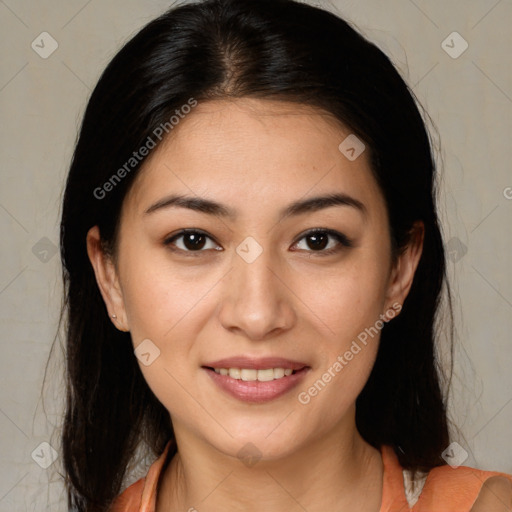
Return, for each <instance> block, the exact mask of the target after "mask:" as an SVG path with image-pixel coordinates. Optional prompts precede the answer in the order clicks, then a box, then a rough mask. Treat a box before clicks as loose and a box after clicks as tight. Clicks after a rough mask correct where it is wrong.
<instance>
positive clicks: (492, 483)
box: [414, 466, 512, 512]
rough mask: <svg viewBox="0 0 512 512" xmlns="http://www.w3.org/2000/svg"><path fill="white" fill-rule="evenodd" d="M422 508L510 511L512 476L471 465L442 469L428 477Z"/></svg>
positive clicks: (422, 497)
mask: <svg viewBox="0 0 512 512" xmlns="http://www.w3.org/2000/svg"><path fill="white" fill-rule="evenodd" d="M418 505H419V506H418V508H415V509H414V510H415V512H416V511H417V512H427V511H429V512H430V510H436V508H437V509H438V508H439V507H446V506H449V507H450V510H453V511H457V512H458V511H460V512H480V511H484V510H485V512H510V510H511V508H510V507H511V505H512V475H509V474H506V473H500V472H497V471H483V470H479V469H475V468H471V467H467V466H459V467H456V468H453V467H451V466H439V467H436V468H434V469H432V470H431V471H430V473H429V474H428V477H427V480H426V482H425V486H424V488H423V492H422V495H421V496H420V500H419V502H418ZM474 507H477V508H474ZM500 507H501V508H500Z"/></svg>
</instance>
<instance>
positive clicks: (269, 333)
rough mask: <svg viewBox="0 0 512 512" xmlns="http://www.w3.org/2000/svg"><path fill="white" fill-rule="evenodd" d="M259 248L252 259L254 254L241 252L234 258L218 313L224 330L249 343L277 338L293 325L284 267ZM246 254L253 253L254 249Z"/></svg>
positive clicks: (294, 316)
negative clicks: (245, 339)
mask: <svg viewBox="0 0 512 512" xmlns="http://www.w3.org/2000/svg"><path fill="white" fill-rule="evenodd" d="M242 245H243V244H241V246H242ZM258 245H259V244H258ZM247 247H248V246H245V248H247ZM259 247H261V248H260V249H259V250H258V251H257V252H256V255H257V256H256V257H255V259H252V257H254V256H255V254H254V253H253V254H252V255H251V254H250V252H246V253H245V254H244V252H243V250H241V251H240V252H237V253H235V254H234V256H233V268H232V270H231V272H229V274H228V275H227V276H226V283H225V293H224V294H223V302H222V305H221V310H220V313H219V315H220V321H221V323H222V325H223V326H224V328H225V329H227V330H230V331H233V332H237V331H238V333H239V334H241V335H243V336H245V337H247V338H248V339H250V340H252V341H258V340H260V341H264V340H268V339H269V338H271V337H273V336H277V335H279V334H281V333H282V332H285V331H286V330H288V329H290V328H291V327H292V326H293V324H294V322H295V321H296V313H295V310H294V295H293V292H292V288H293V287H292V286H291V283H289V282H287V278H288V280H289V276H288V275H287V273H286V271H285V270H284V268H285V267H284V266H283V265H280V264H279V262H278V261H277V255H276V254H275V251H272V250H270V249H269V248H267V247H262V246H259ZM261 249H263V250H262V252H261V253H259V252H260V251H261ZM250 250H251V251H254V250H255V248H254V246H251V247H250ZM258 253H259V254H258ZM246 254H247V255H249V256H252V257H246Z"/></svg>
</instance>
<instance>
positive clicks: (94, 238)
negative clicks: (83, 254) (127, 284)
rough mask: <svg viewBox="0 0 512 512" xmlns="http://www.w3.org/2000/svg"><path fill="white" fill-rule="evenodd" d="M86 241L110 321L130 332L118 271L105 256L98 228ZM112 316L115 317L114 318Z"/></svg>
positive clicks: (92, 229)
mask: <svg viewBox="0 0 512 512" xmlns="http://www.w3.org/2000/svg"><path fill="white" fill-rule="evenodd" d="M86 240H87V254H88V256H89V260H90V262H91V265H92V266H93V269H94V274H95V276H96V282H97V283H98V288H99V289H100V292H101V296H102V297H103V300H104V302H105V306H106V307H107V311H108V314H109V316H110V319H111V320H112V322H113V323H114V325H115V326H116V327H117V328H118V329H119V330H120V331H124V332H128V331H129V328H128V321H127V317H126V310H125V305H124V300H123V293H122V290H121V287H120V285H119V278H118V275H117V270H116V267H115V264H114V262H113V261H112V257H111V256H110V255H108V254H105V251H104V250H103V247H102V244H101V236H100V230H99V228H98V226H94V227H92V228H91V229H90V230H89V231H88V232H87V238H86ZM112 315H115V317H114V318H113V317H112Z"/></svg>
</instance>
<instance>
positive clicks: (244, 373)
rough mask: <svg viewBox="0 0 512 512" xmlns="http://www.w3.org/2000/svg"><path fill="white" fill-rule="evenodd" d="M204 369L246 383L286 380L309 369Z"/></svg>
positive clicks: (209, 367) (207, 367)
mask: <svg viewBox="0 0 512 512" xmlns="http://www.w3.org/2000/svg"><path fill="white" fill-rule="evenodd" d="M203 368H205V369H207V370H210V371H213V372H215V373H217V374H219V375H223V376H227V377H231V378H232V379H234V380H242V381H244V382H254V381H258V382H269V381H273V380H279V379H285V378H286V377H289V376H290V375H295V374H296V373H300V372H302V371H303V370H305V369H307V368H308V367H307V366H304V367H303V368H300V369H297V370H292V369H291V368H280V367H277V368H264V369H254V368H213V367H211V366H203Z"/></svg>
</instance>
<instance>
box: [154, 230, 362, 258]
mask: <svg viewBox="0 0 512 512" xmlns="http://www.w3.org/2000/svg"><path fill="white" fill-rule="evenodd" d="M190 233H194V234H198V235H203V236H205V237H207V238H209V239H210V240H212V241H214V239H213V238H212V237H211V236H210V235H208V234H207V233H205V232H204V231H202V230H200V229H191V228H189V229H183V230H181V231H180V232H179V233H176V234H175V235H173V236H172V237H170V238H167V239H165V240H164V245H165V246H166V247H168V248H169V249H170V250H172V251H174V252H181V253H185V254H186V255H187V256H191V257H197V256H199V255H200V253H202V252H205V249H200V250H198V251H190V250H184V249H180V248H177V247H171V245H172V243H173V242H174V241H175V240H177V239H178V238H180V237H182V236H183V235H186V234H190ZM317 233H323V234H326V235H329V236H331V237H332V238H334V239H335V240H337V241H338V242H339V244H338V245H337V246H336V247H331V248H330V249H327V250H323V249H322V250H318V251H314V250H306V252H311V253H314V254H316V255H318V256H320V257H322V256H329V255H331V254H335V253H337V252H338V251H340V250H341V249H343V247H346V248H349V247H353V242H352V240H350V239H349V238H348V237H347V236H345V235H344V234H343V233H339V232H338V231H335V230H333V229H328V228H315V229H311V230H309V231H308V232H306V233H304V234H303V235H302V236H301V237H300V238H299V239H298V240H297V242H295V243H294V244H293V245H296V244H297V243H299V242H300V241H301V240H303V239H304V238H307V237H308V236H311V235H314V234H317Z"/></svg>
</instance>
